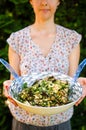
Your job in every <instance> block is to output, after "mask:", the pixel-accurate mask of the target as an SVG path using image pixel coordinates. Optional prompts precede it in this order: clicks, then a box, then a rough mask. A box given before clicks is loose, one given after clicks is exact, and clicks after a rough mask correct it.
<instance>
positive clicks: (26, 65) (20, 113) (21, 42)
mask: <svg viewBox="0 0 86 130" xmlns="http://www.w3.org/2000/svg"><path fill="white" fill-rule="evenodd" d="M56 30H57V31H56V37H55V40H54V42H53V43H52V45H51V47H50V49H49V52H48V54H47V55H46V56H44V55H43V53H42V51H41V48H40V47H39V45H38V44H36V43H35V42H34V40H33V39H32V37H31V35H30V26H29V27H26V28H24V29H22V30H20V31H18V32H16V33H14V34H12V35H11V37H10V38H9V39H8V40H7V41H8V43H9V44H10V46H11V47H12V48H13V49H14V50H15V51H16V52H17V53H18V54H19V56H20V71H21V75H26V74H30V73H32V72H40V73H41V72H43V71H51V72H53V71H54V72H60V73H63V74H68V71H69V55H70V53H71V51H72V49H73V48H74V47H75V45H76V44H78V43H79V41H80V39H81V36H80V35H79V34H77V33H76V32H75V31H72V30H69V29H66V28H64V27H61V26H59V25H57V26H56ZM39 38H40V36H39ZM45 44H47V43H45ZM9 107H10V110H11V113H12V114H13V115H14V116H16V118H17V119H18V120H19V121H21V122H25V123H27V124H28V123H29V124H34V125H39V126H49V125H55V124H58V123H61V122H64V121H67V120H68V119H70V118H71V116H72V114H73V109H72V108H71V109H69V110H68V111H66V112H64V113H60V114H57V115H51V116H40V115H36V114H31V113H28V114H27V112H26V111H24V110H22V109H21V108H19V107H15V106H14V105H13V104H10V105H9Z"/></svg>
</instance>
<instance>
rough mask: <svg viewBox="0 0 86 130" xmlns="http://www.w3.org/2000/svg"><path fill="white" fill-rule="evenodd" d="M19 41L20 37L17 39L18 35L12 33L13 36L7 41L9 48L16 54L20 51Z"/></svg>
mask: <svg viewBox="0 0 86 130" xmlns="http://www.w3.org/2000/svg"><path fill="white" fill-rule="evenodd" d="M18 41H19V40H18V37H17V35H16V33H12V34H11V35H10V37H9V38H8V39H7V43H8V44H9V46H10V47H11V48H12V49H13V50H14V51H15V52H16V53H18V52H19V51H18V50H19V49H18V48H19V47H18V46H19V45H18V44H19V42H18Z"/></svg>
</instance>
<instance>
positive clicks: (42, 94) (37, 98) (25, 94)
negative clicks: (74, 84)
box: [17, 76, 70, 107]
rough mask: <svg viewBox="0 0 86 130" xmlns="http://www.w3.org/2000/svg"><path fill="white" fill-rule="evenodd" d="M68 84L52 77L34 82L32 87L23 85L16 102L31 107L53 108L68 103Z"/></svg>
mask: <svg viewBox="0 0 86 130" xmlns="http://www.w3.org/2000/svg"><path fill="white" fill-rule="evenodd" d="M69 92H70V89H69V83H68V81H63V80H59V79H55V77H53V76H49V77H46V78H44V79H40V80H36V81H35V83H34V84H33V85H32V86H29V87H28V85H27V83H24V84H23V88H22V91H21V92H19V93H18V95H17V100H19V101H20V102H22V103H25V104H29V105H32V106H42V107H54V106H60V105H64V104H67V103H69V102H70V101H69V99H68V95H69Z"/></svg>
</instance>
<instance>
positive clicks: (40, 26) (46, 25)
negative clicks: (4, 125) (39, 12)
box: [33, 20, 56, 31]
mask: <svg viewBox="0 0 86 130" xmlns="http://www.w3.org/2000/svg"><path fill="white" fill-rule="evenodd" d="M33 27H34V29H36V30H37V31H43V30H46V31H52V30H54V29H55V28H56V24H55V23H54V21H37V20H36V21H35V23H34V24H33Z"/></svg>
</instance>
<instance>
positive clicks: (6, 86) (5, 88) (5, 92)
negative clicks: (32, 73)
mask: <svg viewBox="0 0 86 130" xmlns="http://www.w3.org/2000/svg"><path fill="white" fill-rule="evenodd" d="M11 83H12V80H6V81H4V82H3V95H4V96H5V97H6V98H8V100H9V101H10V102H11V103H13V104H14V105H15V106H18V105H17V103H16V102H15V101H14V100H13V99H12V98H11V97H10V96H9V94H8V90H9V87H10V85H11Z"/></svg>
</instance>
